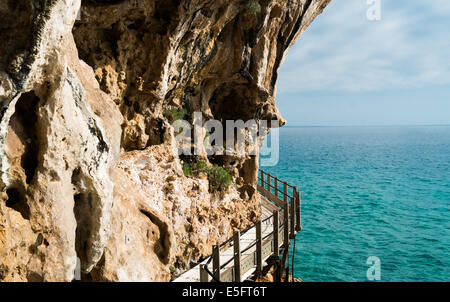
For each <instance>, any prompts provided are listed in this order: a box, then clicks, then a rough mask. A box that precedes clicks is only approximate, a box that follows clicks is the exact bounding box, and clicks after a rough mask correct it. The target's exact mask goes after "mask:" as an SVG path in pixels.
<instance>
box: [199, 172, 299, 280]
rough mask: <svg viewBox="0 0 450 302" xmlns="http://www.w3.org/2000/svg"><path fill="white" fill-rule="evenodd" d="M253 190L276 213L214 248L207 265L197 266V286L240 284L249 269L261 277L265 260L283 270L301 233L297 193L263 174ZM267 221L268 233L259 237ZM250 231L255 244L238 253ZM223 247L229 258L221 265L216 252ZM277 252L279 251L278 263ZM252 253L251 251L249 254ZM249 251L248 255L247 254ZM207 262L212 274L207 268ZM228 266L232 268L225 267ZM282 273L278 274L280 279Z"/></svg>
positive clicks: (286, 185)
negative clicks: (230, 252)
mask: <svg viewBox="0 0 450 302" xmlns="http://www.w3.org/2000/svg"><path fill="white" fill-rule="evenodd" d="M257 187H258V192H259V193H260V194H261V195H262V196H263V197H265V198H267V199H268V200H269V201H271V202H272V203H273V204H274V205H276V206H277V209H276V210H274V211H273V213H272V215H271V216H269V217H266V218H264V219H263V220H261V221H258V222H256V223H255V224H254V225H253V226H251V227H249V228H247V229H246V230H244V231H241V232H236V233H234V235H233V236H232V237H231V238H229V239H228V240H227V241H225V242H223V243H221V244H220V245H216V246H214V247H213V253H212V255H211V256H210V257H209V258H208V260H207V262H206V263H204V264H200V282H209V281H214V282H224V281H225V282H241V281H242V277H243V276H244V275H245V274H246V273H248V272H249V271H250V270H252V269H255V272H256V275H257V276H258V275H261V273H262V269H263V259H265V258H267V257H269V256H274V257H275V258H276V259H278V260H279V261H280V263H279V265H280V267H283V268H284V267H285V266H286V262H287V259H288V253H289V243H290V239H295V236H296V234H297V232H298V231H300V230H301V211H300V193H299V191H298V189H297V187H296V186H291V185H289V184H288V183H287V182H284V181H282V180H280V179H278V178H277V177H273V176H272V175H270V174H269V173H266V172H264V171H263V170H260V171H259V175H258V185H257ZM280 188H281V189H280ZM280 196H281V198H280ZM280 218H281V219H282V220H281V221H280ZM271 220H272V224H273V228H272V231H271V232H269V233H267V234H265V235H264V237H263V235H262V224H263V223H266V222H269V221H271ZM253 228H254V229H255V231H256V238H255V240H254V241H252V242H251V243H250V244H248V246H246V247H244V248H243V249H241V236H242V235H244V234H245V233H247V232H248V231H250V230H252V229H253ZM227 244H232V245H233V256H232V257H231V258H230V259H228V260H227V261H226V262H225V263H223V264H221V263H220V249H221V248H222V247H224V246H225V245H227ZM280 248H281V249H282V250H283V257H282V259H281V260H280ZM252 249H254V251H251V250H252ZM249 251H251V253H248V252H249ZM211 262H212V270H211V269H210V268H209V267H210V265H211ZM231 262H233V266H229V264H230V263H231ZM282 273H283V272H280V274H279V276H280V278H281V274H282Z"/></svg>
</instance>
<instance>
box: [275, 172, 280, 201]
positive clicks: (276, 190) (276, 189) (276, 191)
mask: <svg viewBox="0 0 450 302" xmlns="http://www.w3.org/2000/svg"><path fill="white" fill-rule="evenodd" d="M274 186H275V196H276V197H277V198H280V197H279V196H278V178H276V177H275V184H274Z"/></svg>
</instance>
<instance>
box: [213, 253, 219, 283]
mask: <svg viewBox="0 0 450 302" xmlns="http://www.w3.org/2000/svg"><path fill="white" fill-rule="evenodd" d="M213 274H214V277H216V279H217V280H218V281H220V249H219V245H215V246H214V248H213Z"/></svg>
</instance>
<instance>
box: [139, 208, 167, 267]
mask: <svg viewBox="0 0 450 302" xmlns="http://www.w3.org/2000/svg"><path fill="white" fill-rule="evenodd" d="M141 213H142V214H144V215H145V216H146V217H147V218H148V219H149V220H150V222H151V223H152V224H154V225H156V227H157V228H158V230H159V238H158V240H156V242H155V246H154V251H155V253H156V255H157V256H158V259H159V260H160V261H161V262H162V263H164V264H167V263H168V262H169V251H170V246H171V242H170V236H169V230H168V226H167V224H166V223H164V222H163V221H162V220H161V219H159V218H158V217H157V216H156V215H154V214H152V213H150V212H148V211H145V210H141ZM152 234H154V231H152Z"/></svg>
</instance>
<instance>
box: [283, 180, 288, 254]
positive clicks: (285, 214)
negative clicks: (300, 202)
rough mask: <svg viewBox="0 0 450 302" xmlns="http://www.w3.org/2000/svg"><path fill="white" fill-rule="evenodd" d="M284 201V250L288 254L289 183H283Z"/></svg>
mask: <svg viewBox="0 0 450 302" xmlns="http://www.w3.org/2000/svg"><path fill="white" fill-rule="evenodd" d="M283 193H284V194H283V200H284V209H283V212H284V213H283V221H284V226H283V229H284V248H285V251H286V252H287V250H288V248H289V203H288V195H287V183H285V182H283Z"/></svg>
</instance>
